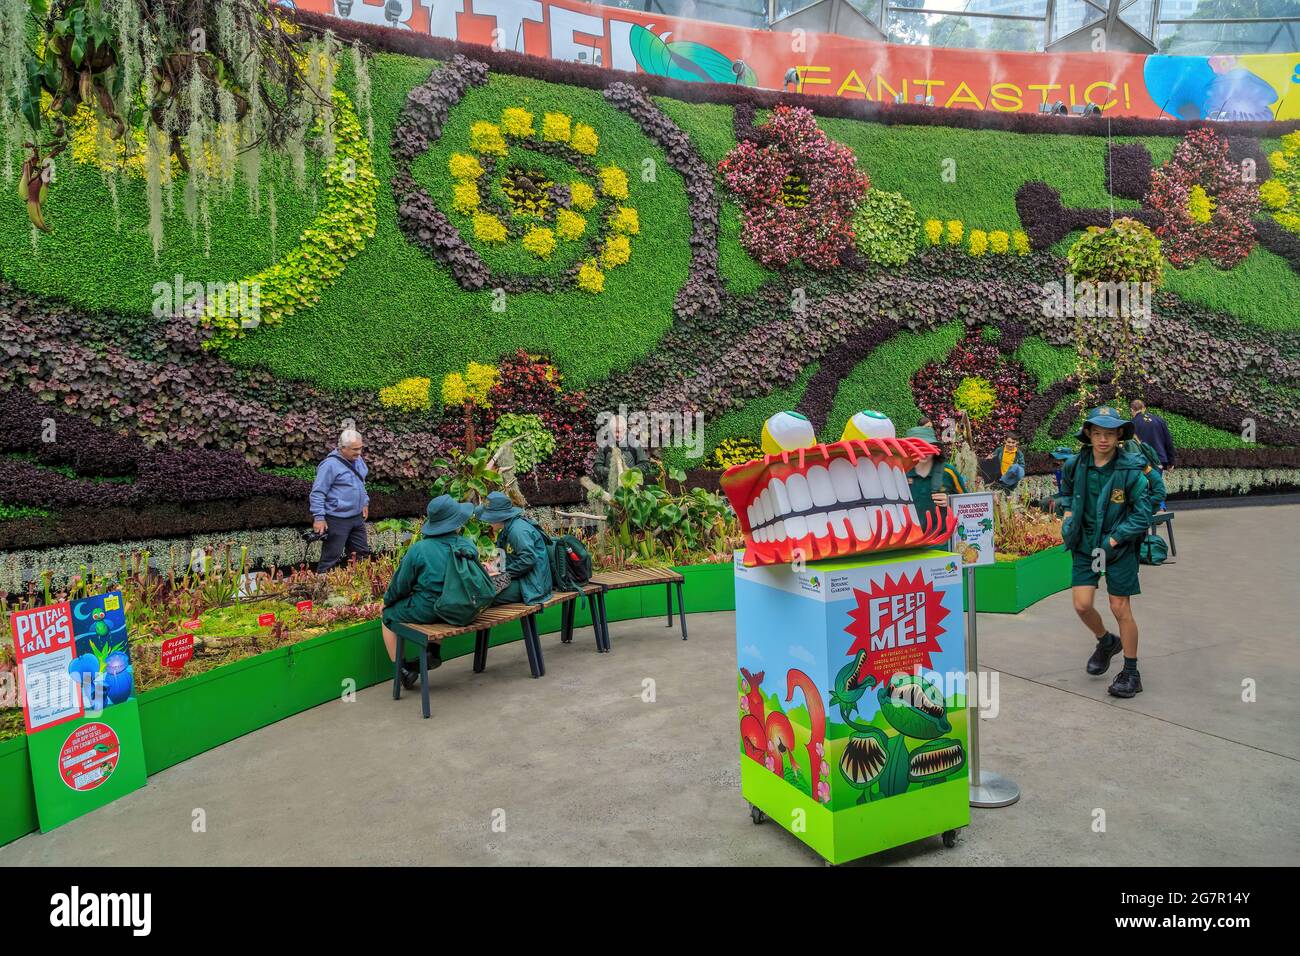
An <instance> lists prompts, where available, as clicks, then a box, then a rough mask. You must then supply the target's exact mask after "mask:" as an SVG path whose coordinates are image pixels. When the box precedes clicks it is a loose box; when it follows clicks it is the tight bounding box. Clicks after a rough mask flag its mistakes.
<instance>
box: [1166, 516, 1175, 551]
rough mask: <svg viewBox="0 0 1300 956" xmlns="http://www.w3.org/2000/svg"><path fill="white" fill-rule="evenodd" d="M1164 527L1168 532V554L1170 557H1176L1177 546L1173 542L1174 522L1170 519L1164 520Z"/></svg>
mask: <svg viewBox="0 0 1300 956" xmlns="http://www.w3.org/2000/svg"><path fill="white" fill-rule="evenodd" d="M1165 528H1166V530H1168V532H1169V556H1170V557H1171V558H1176V557H1178V546H1177V545H1176V544H1174V523H1173V522H1172V521H1166V522H1165Z"/></svg>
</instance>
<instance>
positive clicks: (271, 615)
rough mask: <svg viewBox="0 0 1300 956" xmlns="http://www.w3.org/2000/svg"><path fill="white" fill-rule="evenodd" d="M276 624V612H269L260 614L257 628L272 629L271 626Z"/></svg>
mask: <svg viewBox="0 0 1300 956" xmlns="http://www.w3.org/2000/svg"><path fill="white" fill-rule="evenodd" d="M274 623H275V612H274V611H268V612H267V613H265V614H259V615H258V616H257V626H258V627H270V626H271V625H272V624H274Z"/></svg>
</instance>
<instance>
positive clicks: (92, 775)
mask: <svg viewBox="0 0 1300 956" xmlns="http://www.w3.org/2000/svg"><path fill="white" fill-rule="evenodd" d="M120 756H121V748H120V747H119V746H118V741H117V734H116V733H115V732H114V731H113V728H112V727H110V726H108V724H101V723H93V724H83V725H82V726H80V727H78V728H77V729H76V730H74V731H73V732H72V733H70V734H69V735H68V739H67V740H65V741H64V742H63V749H62V751H60V753H59V773H60V774H61V775H62V776H63V782H64V783H66V784H67V785H68V786H69V787H71V788H72V789H73V790H94V789H95V788H96V787H98V786H99V785H100V784H101V783H103V782H104V781H105V780H107V779H108V778H109V775H110V774H112V772H113V771H114V769H116V767H117V761H118V758H119V757H120Z"/></svg>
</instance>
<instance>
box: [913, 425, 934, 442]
mask: <svg viewBox="0 0 1300 956" xmlns="http://www.w3.org/2000/svg"><path fill="white" fill-rule="evenodd" d="M907 437H908V438H919V439H921V441H928V442H929V443H930V444H931V445H934V446H936V447H937V446H938V444H939V436H938V435H936V434H935V433H934V429H933V428H931V427H930V426H929V425H917V426H916V427H915V428H909V429H908V430H907Z"/></svg>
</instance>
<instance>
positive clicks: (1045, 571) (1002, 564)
mask: <svg viewBox="0 0 1300 956" xmlns="http://www.w3.org/2000/svg"><path fill="white" fill-rule="evenodd" d="M1069 586H1070V555H1069V553H1068V552H1067V551H1065V550H1064V549H1063V548H1050V549H1048V550H1047V551H1040V552H1038V553H1037V554H1031V555H1030V556H1029V557H1027V558H1021V559H1020V560H1019V561H999V562H997V563H996V564H986V565H984V566H982V567H978V568H976V569H975V605H976V607H977V608H978V609H979V610H980V611H983V612H984V613H986V614H988V613H993V614H1019V613H1020V612H1021V611H1023V610H1024V609H1025V608H1027V607H1029V606H1030V605H1031V604H1036V603H1037V602H1039V601H1041V600H1042V599H1043V598H1045V597H1047V596H1048V595H1049V594H1055V593H1056V592H1057V591H1064V590H1065V589H1066V588H1068V587H1069Z"/></svg>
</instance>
